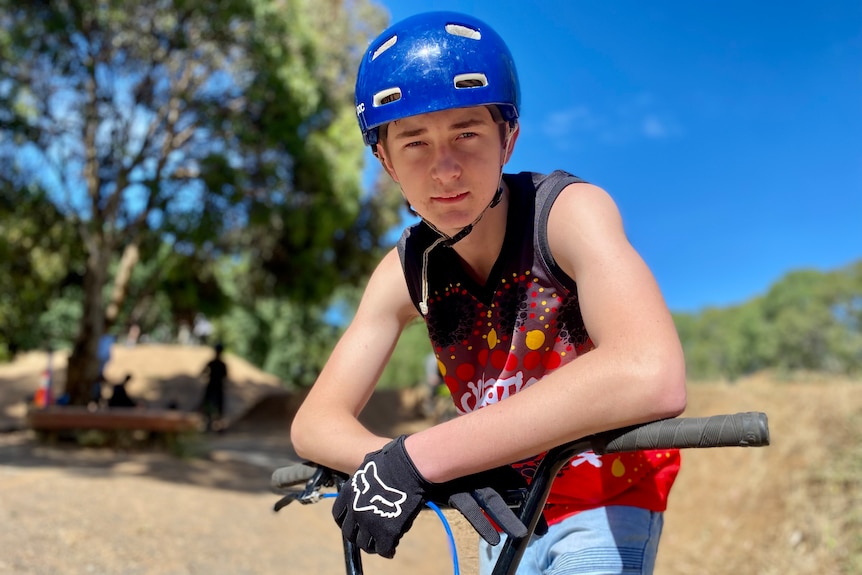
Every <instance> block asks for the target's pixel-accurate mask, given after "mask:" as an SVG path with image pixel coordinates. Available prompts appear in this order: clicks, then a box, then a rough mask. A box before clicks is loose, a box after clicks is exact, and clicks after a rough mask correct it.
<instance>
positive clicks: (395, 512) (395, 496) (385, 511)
mask: <svg viewBox="0 0 862 575" xmlns="http://www.w3.org/2000/svg"><path fill="white" fill-rule="evenodd" d="M350 483H351V485H352V486H353V493H354V497H353V510H354V511H372V512H374V514H375V515H379V516H381V517H383V518H385V519H391V518H393V517H398V516H399V515H401V504H402V503H404V502H405V501H406V500H407V494H406V493H404V492H403V491H399V490H398V489H394V488H392V487H389V486H388V485H386V484H385V483H383V481H382V480H381V479H380V477H379V476H378V475H377V465H376V464H375V463H374V462H373V461H369V462H368V463H367V464H366V465H365V467H363V468H362V469H360V470H359V471H357V472H356V473H355V474H354V475H353V479H351V481H350ZM372 487H373V488H374V489H372Z"/></svg>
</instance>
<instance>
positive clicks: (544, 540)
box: [479, 506, 664, 575]
mask: <svg viewBox="0 0 862 575" xmlns="http://www.w3.org/2000/svg"><path fill="white" fill-rule="evenodd" d="M663 524H664V516H663V514H662V513H657V512H655V511H648V510H646V509H639V508H637V507H625V506H612V507H600V508H598V509H591V510H589V511H582V512H581V513H577V514H575V515H573V516H571V517H568V518H566V519H564V520H563V521H561V522H559V523H557V524H555V525H552V526H551V527H550V528H549V529H548V533H547V534H546V535H543V536H541V537H535V536H534V537H533V538H532V540H531V541H530V543H529V545H527V549H526V551H525V552H524V556H523V557H522V559H521V563H520V565H519V567H518V571H517V573H518V575H651V574H652V572H653V569H654V568H655V559H656V553H657V552H658V542H659V538H660V537H661V530H662V526H663ZM502 537H503V540H504V541H505V534H504V535H503V536H502ZM479 543H480V549H479V573H480V574H481V575H491V572H492V571H493V570H494V564H495V562H496V560H497V555H498V554H499V553H500V551H501V550H502V548H503V543H502V542H501V543H500V544H499V545H495V546H491V545H488V544H487V543H485V541H484V540H482V539H480V540H479Z"/></svg>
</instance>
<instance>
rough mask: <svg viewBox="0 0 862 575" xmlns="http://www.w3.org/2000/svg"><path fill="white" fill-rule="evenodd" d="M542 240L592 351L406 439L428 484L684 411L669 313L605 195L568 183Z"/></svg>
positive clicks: (678, 350)
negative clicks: (568, 288)
mask: <svg viewBox="0 0 862 575" xmlns="http://www.w3.org/2000/svg"><path fill="white" fill-rule="evenodd" d="M548 238H549V242H550V246H551V251H552V253H553V256H554V258H555V259H556V261H557V263H558V264H559V265H560V266H561V267H562V268H563V270H564V271H566V273H568V274H569V275H570V276H571V277H572V278H574V279H575V281H576V282H577V285H578V298H579V303H580V307H581V312H582V314H583V318H584V322H585V325H586V328H587V330H588V332H589V334H590V337H591V339H592V341H593V343H594V344H595V349H593V350H592V351H590V352H589V353H585V354H584V355H582V356H580V357H578V358H577V359H576V360H574V361H572V362H570V363H568V364H566V365H565V366H563V367H561V368H559V369H557V370H555V371H553V372H551V373H550V374H548V375H546V376H545V377H544V378H543V379H542V380H541V381H538V382H536V383H535V384H533V385H532V386H531V387H529V388H527V389H524V390H522V391H521V392H519V393H517V394H515V395H513V396H511V397H509V398H507V399H505V400H503V401H500V402H499V403H496V404H494V405H490V406H487V407H485V408H482V409H480V410H478V411H476V412H473V413H470V414H467V415H465V416H462V417H459V418H456V419H454V420H451V421H448V422H445V423H443V424H440V425H438V426H435V427H433V428H430V429H426V430H423V431H420V432H418V433H416V434H414V435H412V436H411V437H409V438H408V439H407V442H406V443H405V445H406V447H407V450H408V452H409V453H410V455H411V457H412V458H413V461H414V463H415V464H416V467H417V468H418V470H419V471H420V473H422V474H423V475H424V476H425V477H426V478H427V479H428V480H429V481H445V480H449V479H452V478H454V477H458V476H461V475H465V474H469V473H475V472H477V471H480V470H482V469H488V468H490V467H494V466H497V465H501V464H505V463H511V462H513V461H518V460H521V459H523V458H526V457H529V456H532V455H535V454H537V453H541V452H542V451H545V450H546V449H549V448H551V447H554V446H556V445H560V444H562V443H566V442H568V441H572V440H575V439H578V438H580V437H583V436H586V435H590V434H593V433H597V432H599V431H605V430H608V429H614V428H618V427H623V426H626V425H631V424H635V423H642V422H647V421H651V420H654V419H660V418H664V417H671V416H675V415H678V414H679V413H681V412H682V410H683V409H684V407H685V364H684V359H683V354H682V348H681V345H680V342H679V337H678V335H677V333H676V329H675V326H674V324H673V320H672V317H671V314H670V312H669V311H668V309H667V306H666V304H665V302H664V299H663V298H662V295H661V293H660V291H659V288H658V286H657V284H656V282H655V279H654V278H653V276H652V273H651V272H650V270H649V269H648V268H647V266H646V264H645V263H644V261H643V260H642V259H641V257H640V256H639V255H638V254H637V252H636V251H635V250H634V248H633V247H632V246H631V244H630V243H629V241H628V239H627V238H626V236H625V232H624V230H623V225H622V221H621V218H620V215H619V212H618V210H617V208H616V205H615V204H614V202H613V201H612V200H611V198H610V197H609V196H608V195H607V194H606V193H605V192H604V191H603V190H601V189H600V188H597V187H595V186H592V185H589V184H572V185H570V186H568V187H567V188H566V189H565V190H564V191H563V192H562V194H561V195H560V197H559V198H558V199H557V200H556V202H555V204H554V206H553V208H552V209H551V213H550V216H549V224H548Z"/></svg>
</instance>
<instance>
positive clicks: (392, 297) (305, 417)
mask: <svg viewBox="0 0 862 575" xmlns="http://www.w3.org/2000/svg"><path fill="white" fill-rule="evenodd" d="M417 315H418V313H417V312H416V309H415V307H414V306H413V304H412V302H411V300H410V295H409V292H408V289H407V284H406V282H405V280H404V274H403V272H402V270H401V262H400V261H399V258H398V253H397V251H396V250H392V251H390V252H389V253H388V254H387V255H386V256H385V257H384V258H383V260H382V261H381V262H380V264H378V266H377V269H376V270H375V271H374V273H373V274H372V276H371V278H370V280H369V281H368V285H367V286H366V288H365V293H364V294H363V296H362V300H361V302H360V304H359V308H358V310H357V312H356V316H355V317H354V318H353V320H352V321H351V322H350V325H349V326H348V328H347V330H346V331H345V333H344V335H343V336H342V337H341V339H340V340H339V342H338V344H337V345H336V346H335V348H334V350H333V351H332V354H331V355H330V357H329V359H328V360H327V362H326V365H325V367H324V368H323V371H322V372H321V373H320V376H319V377H318V379H317V381H316V382H315V384H314V386H313V387H312V388H311V391H310V392H309V393H308V396H307V397H306V399H305V401H304V402H303V404H302V406H301V407H300V409H299V411H298V412H297V414H296V417H295V418H294V420H293V424H292V426H291V430H290V437H291V441H292V444H293V448H294V450H295V451H296V452H297V454H298V455H299V456H301V457H303V458H306V459H309V460H311V461H314V462H316V463H319V464H321V465H325V466H327V467H331V468H333V469H338V470H341V471H344V472H348V473H352V472H353V471H355V470H356V469H357V468H358V467H359V465H360V463H362V460H363V458H364V457H365V455H366V454H367V453H369V452H371V451H375V450H378V449H380V448H381V447H383V446H384V445H385V444H386V443H388V442H389V441H390V439H391V438H386V437H380V436H377V435H375V434H373V433H371V432H370V431H368V430H367V429H366V428H365V427H364V426H363V425H362V424H361V423H360V422H359V421H358V419H357V416H358V415H359V413H360V411H362V408H363V407H365V404H366V403H367V402H368V399H369V398H370V397H371V394H372V392H373V391H374V387H375V385H376V384H377V381H378V379H379V378H380V374H381V373H382V372H383V368H384V367H385V365H386V363H387V361H388V360H389V357H390V356H391V354H392V350H393V349H394V348H395V344H396V343H397V342H398V338H399V336H400V335H401V331H402V330H403V329H404V327H405V326H406V325H407V324H408V323H409V322H410V321H411V320H412V319H413V318H415V317H417Z"/></svg>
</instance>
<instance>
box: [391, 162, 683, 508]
mask: <svg viewBox="0 0 862 575" xmlns="http://www.w3.org/2000/svg"><path fill="white" fill-rule="evenodd" d="M504 178H505V181H506V184H507V185H508V187H509V190H510V193H509V211H508V216H507V223H506V235H505V239H504V241H503V247H502V249H501V251H500V255H499V257H498V259H497V261H496V262H495V264H494V266H493V268H492V270H491V273H490V275H489V276H488V280H487V282H486V283H485V285H479V284H478V283H477V282H476V281H475V280H473V279H472V278H471V276H470V275H469V274H467V273H466V272H465V271H464V269H463V267H462V265H461V263H460V260H459V258H458V255H457V254H456V253H455V251H454V250H452V249H449V248H447V247H442V246H438V247H435V248H433V249H432V250H431V251H430V252H429V253H428V256H427V257H428V259H427V264H426V265H427V270H426V271H427V274H423V273H422V261H423V253H424V252H425V250H426V249H427V248H428V247H429V246H430V245H431V244H432V243H433V242H434V241H435V240H436V239H438V238H439V236H438V235H437V233H436V232H434V231H433V230H432V229H431V228H430V227H428V226H427V225H426V224H425V223H424V222H420V223H418V224H416V225H414V226H411V227H410V228H408V229H406V230H405V231H404V233H403V235H402V236H401V239H400V240H399V242H398V251H399V254H400V256H401V263H402V267H403V269H404V274H405V277H406V279H407V285H408V288H409V290H410V295H411V298H412V299H413V302H414V304H415V305H416V307H417V309H419V302H420V299H421V294H422V293H423V290H422V281H423V276H424V277H426V278H427V282H428V286H427V288H428V289H427V294H428V302H427V304H428V313H427V315H426V316H425V322H426V326H427V328H428V335H429V337H430V339H431V343H432V345H433V348H434V352H435V354H436V356H437V360H438V365H439V367H440V371H441V373H442V374H443V378H444V381H445V382H446V385H447V387H448V388H449V390H450V392H451V394H452V398H453V401H454V402H455V407H456V409H457V410H458V412H459V413H461V414H465V413H468V412H471V411H473V410H476V409H481V408H482V407H484V406H486V405H490V404H493V403H496V402H498V401H503V400H505V399H506V398H507V397H508V396H510V395H511V394H514V393H518V392H519V391H520V390H522V389H525V388H527V387H529V386H530V385H532V384H533V383H535V382H536V381H538V380H540V379H541V378H542V377H544V376H545V375H546V374H548V373H551V372H552V371H554V370H556V369H557V368H559V367H560V366H563V365H565V364H567V363H569V362H570V361H573V360H574V359H576V358H577V357H578V356H580V355H581V354H584V353H588V352H589V351H590V350H591V349H592V348H593V343H592V341H591V340H590V336H589V333H587V330H586V328H585V326H584V320H583V318H582V317H581V311H580V306H579V302H578V293H577V286H576V284H575V282H574V281H573V280H572V279H571V278H570V277H569V276H568V275H567V274H566V273H564V272H563V271H562V270H561V269H560V268H559V266H558V265H557V264H556V262H555V261H554V258H553V256H552V254H551V251H550V248H549V246H548V239H547V222H548V213H549V212H550V209H551V206H552V205H553V203H554V200H555V199H556V198H557V196H558V195H559V193H560V192H561V191H562V190H563V188H565V187H566V186H567V185H569V184H572V183H578V182H583V180H581V179H579V178H577V177H575V176H572V175H571V174H567V173H565V172H562V171H556V172H553V173H552V174H549V175H542V174H535V173H527V172H522V173H520V174H517V175H509V174H506V175H505V176H504ZM564 385H565V384H564ZM568 385H577V382H576V381H572V382H570V383H569V384H568ZM512 433H517V430H512ZM488 448H489V449H493V446H488ZM543 456H544V454H538V455H536V456H535V457H532V458H529V459H527V460H524V461H521V462H518V463H516V464H514V465H513V467H515V468H516V469H518V470H519V471H520V472H521V473H522V474H523V475H524V477H525V478H527V480H528V481H529V479H530V478H531V476H532V474H533V472H534V471H535V469H536V466H537V465H538V462H539V461H540V460H541V458H542V457H543ZM679 464H680V457H679V452H678V451H676V450H662V451H639V452H634V453H623V454H608V455H597V454H595V453H593V452H585V453H582V454H579V455H577V456H576V457H574V458H573V459H572V460H571V461H570V462H569V463H568V464H567V465H565V466H563V468H562V469H561V470H560V472H559V474H558V475H557V477H556V478H555V480H554V483H553V486H552V489H551V493H550V495H549V497H548V502H547V505H546V507H545V517H546V519H547V520H548V522H549V523H554V522H557V521H559V520H561V519H563V518H565V517H567V516H569V515H571V514H573V513H576V512H578V511H582V510H585V509H591V508H595V507H600V506H606V505H632V506H637V507H642V508H646V509H650V510H652V511H664V510H665V508H666V506H667V495H668V493H669V491H670V488H671V486H672V484H673V481H674V479H675V477H676V474H677V472H678V470H679Z"/></svg>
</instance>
